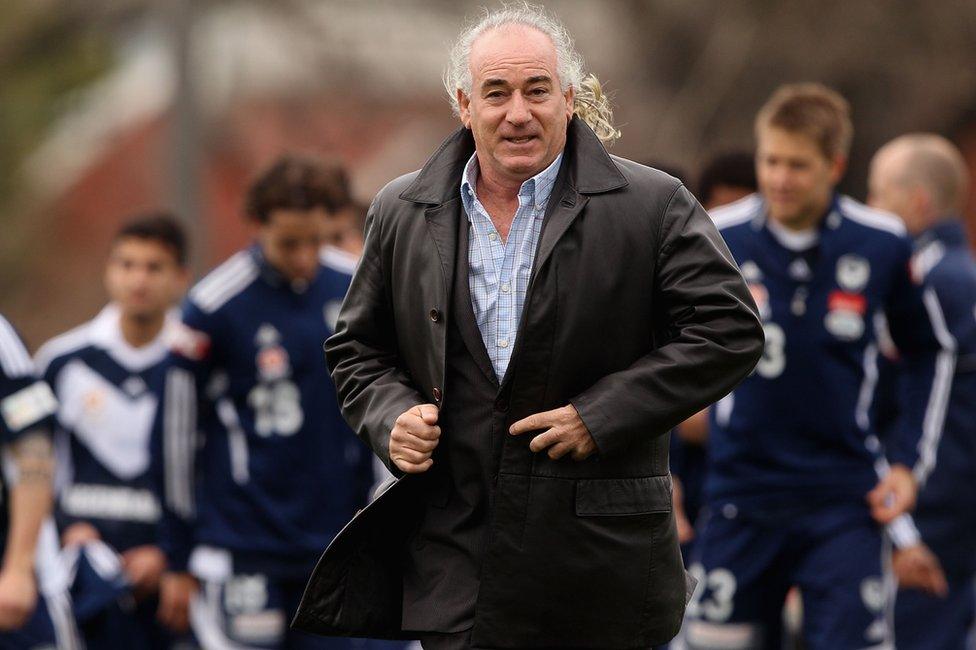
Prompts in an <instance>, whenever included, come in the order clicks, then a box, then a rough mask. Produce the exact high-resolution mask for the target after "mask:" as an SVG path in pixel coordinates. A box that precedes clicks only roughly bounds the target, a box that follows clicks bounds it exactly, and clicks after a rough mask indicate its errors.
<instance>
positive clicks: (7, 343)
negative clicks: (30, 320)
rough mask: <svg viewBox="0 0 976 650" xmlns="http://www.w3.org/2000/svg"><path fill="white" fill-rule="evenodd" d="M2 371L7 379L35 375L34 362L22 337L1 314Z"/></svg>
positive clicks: (0, 349) (0, 352)
mask: <svg viewBox="0 0 976 650" xmlns="http://www.w3.org/2000/svg"><path fill="white" fill-rule="evenodd" d="M0 369H2V370H3V374H4V375H5V376H7V377H23V376H25V375H31V374H33V373H34V362H33V361H32V360H31V358H30V354H28V353H27V348H26V347H25V346H24V342H23V341H22V340H21V338H20V335H19V334H17V331H16V330H15V329H14V326H13V325H11V324H10V321H8V320H7V319H6V318H4V316H3V315H2V314H0Z"/></svg>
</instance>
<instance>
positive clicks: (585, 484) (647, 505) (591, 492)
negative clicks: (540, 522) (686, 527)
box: [576, 476, 671, 517]
mask: <svg viewBox="0 0 976 650" xmlns="http://www.w3.org/2000/svg"><path fill="white" fill-rule="evenodd" d="M668 512H671V477H670V476H648V477H644V478H621V479H616V478H614V479H581V480H579V481H577V482H576V514H577V516H579V517H619V516H626V515H650V514H656V513H668Z"/></svg>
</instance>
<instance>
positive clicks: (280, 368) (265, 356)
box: [257, 345, 288, 377]
mask: <svg viewBox="0 0 976 650" xmlns="http://www.w3.org/2000/svg"><path fill="white" fill-rule="evenodd" d="M257 363H258V370H259V371H260V372H261V375H262V376H264V377H281V376H283V375H284V374H285V373H286V371H287V369H288V353H287V352H285V350H284V348H282V347H281V346H280V345H276V346H275V347H273V348H265V349H263V350H261V351H260V352H258V358H257Z"/></svg>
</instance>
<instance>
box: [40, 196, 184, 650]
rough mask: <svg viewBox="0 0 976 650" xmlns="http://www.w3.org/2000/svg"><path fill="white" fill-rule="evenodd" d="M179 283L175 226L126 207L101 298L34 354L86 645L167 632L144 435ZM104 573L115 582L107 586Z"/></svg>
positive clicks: (159, 642)
mask: <svg viewBox="0 0 976 650" xmlns="http://www.w3.org/2000/svg"><path fill="white" fill-rule="evenodd" d="M188 281H189V273H188V271H187V269H186V238H185V236H184V233H183V231H182V229H181V227H180V225H179V224H178V223H177V222H176V220H175V219H174V218H173V217H172V216H170V215H167V214H162V213H159V214H149V215H144V216H141V217H138V218H136V219H134V220H132V221H131V222H129V223H127V224H125V225H124V226H123V227H122V228H121V229H120V230H119V231H118V232H117V233H116V235H115V237H114V238H113V241H112V245H111V250H110V253H109V258H108V262H107V264H106V269H105V288H106V290H107V292H108V295H109V298H110V302H109V304H108V305H107V306H106V307H105V308H104V309H103V310H102V311H101V313H99V314H98V316H97V317H95V318H94V319H93V320H91V321H89V322H87V323H84V324H83V325H80V326H78V327H76V328H74V329H72V330H70V331H69V332H66V333H64V334H62V335H60V336H57V337H55V338H54V339H52V340H51V341H50V342H48V343H47V344H45V345H44V346H43V347H42V348H41V349H40V351H39V352H38V355H37V363H38V366H39V369H40V371H41V372H42V373H43V377H44V379H45V381H47V383H48V384H49V385H50V386H51V387H52V388H53V390H54V391H55V394H56V396H57V398H58V402H59V408H58V414H57V431H56V441H57V446H58V448H59V450H60V452H61V453H59V454H58V457H59V460H60V461H61V462H59V465H58V472H57V474H58V481H57V484H58V498H57V507H56V510H55V512H56V516H57V521H58V525H59V528H60V529H61V539H62V544H63V545H64V546H65V547H68V548H70V549H71V552H72V554H73V555H74V558H75V561H76V562H81V561H84V562H86V563H87V564H88V565H90V566H91V568H92V569H93V571H94V570H95V569H96V568H97V569H98V571H96V572H95V573H96V574H97V576H98V577H97V578H96V577H95V575H93V576H92V578H91V580H92V581H95V582H96V583H97V584H98V585H99V587H100V588H99V589H98V590H97V591H95V590H93V589H91V588H86V585H90V584H92V582H90V581H89V582H87V583H85V582H83V580H84V578H85V576H87V575H88V573H86V572H85V571H84V570H79V569H78V568H77V567H76V568H75V569H74V574H75V576H76V581H75V585H74V586H73V589H72V591H73V593H74V594H75V595H76V596H77V598H76V606H77V607H78V611H83V612H84V615H81V614H79V626H80V627H81V630H82V633H83V635H84V636H85V641H86V645H87V646H88V648H89V650H95V649H96V648H117V647H122V646H125V647H127V648H132V649H134V650H136V649H139V648H167V647H170V646H171V645H172V644H173V643H175V642H176V640H175V639H171V638H170V635H169V634H168V633H167V632H166V631H165V630H164V629H163V628H162V626H160V625H159V624H158V623H157V622H156V609H157V602H158V598H157V596H158V591H159V579H160V576H161V575H162V573H163V570H164V569H165V566H166V559H165V557H164V555H163V553H162V551H161V550H160V548H159V547H158V546H157V541H156V540H157V534H158V527H159V520H160V513H161V510H160V500H159V498H158V494H157V486H158V481H157V480H155V478H154V467H153V466H152V463H151V454H150V451H151V450H150V436H151V433H152V426H153V421H154V419H155V416H156V409H157V405H158V403H159V398H160V393H161V388H162V380H163V373H164V365H165V362H166V357H167V354H168V345H167V342H166V339H167V336H168V335H172V334H173V330H174V328H175V327H177V326H178V325H179V316H178V314H177V313H175V312H174V311H173V310H174V308H175V306H176V304H177V302H178V301H179V299H180V298H181V297H182V295H183V293H184V292H185V291H186V287H187V284H188ZM106 546H107V547H108V548H106ZM115 553H118V554H119V555H120V557H116V555H115ZM79 576H81V577H80V578H79ZM116 582H119V583H120V588H119V589H117V590H114V589H111V588H110V587H109V586H108V585H112V584H115V583H116ZM102 583H107V584H106V585H103V584H102ZM126 586H128V587H129V588H126ZM116 592H121V593H118V599H117V600H116V601H113V599H112V596H113V595H115V594H116ZM130 592H131V593H130ZM103 594H104V595H103ZM96 600H97V602H93V601H96Z"/></svg>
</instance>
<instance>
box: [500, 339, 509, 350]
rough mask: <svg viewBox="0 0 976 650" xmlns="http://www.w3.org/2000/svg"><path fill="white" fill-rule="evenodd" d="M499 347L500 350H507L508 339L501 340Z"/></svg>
mask: <svg viewBox="0 0 976 650" xmlns="http://www.w3.org/2000/svg"><path fill="white" fill-rule="evenodd" d="M498 347H500V348H507V347H508V339H501V340H500V341H498Z"/></svg>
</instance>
